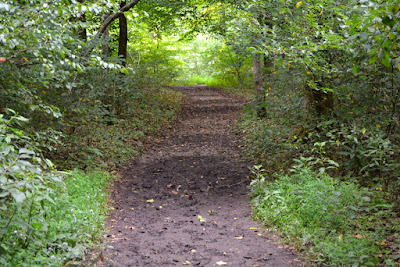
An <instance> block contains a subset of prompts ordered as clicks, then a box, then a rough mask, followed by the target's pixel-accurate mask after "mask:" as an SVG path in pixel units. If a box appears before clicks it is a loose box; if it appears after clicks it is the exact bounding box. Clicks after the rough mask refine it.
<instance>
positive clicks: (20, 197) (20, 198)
mask: <svg viewBox="0 0 400 267" xmlns="http://www.w3.org/2000/svg"><path fill="white" fill-rule="evenodd" d="M10 193H11V195H12V196H13V198H14V199H15V201H17V202H18V203H22V202H24V201H25V199H26V195H25V193H24V192H22V191H20V190H19V189H15V188H13V189H11V190H10Z"/></svg>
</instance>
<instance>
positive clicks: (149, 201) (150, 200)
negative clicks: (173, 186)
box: [146, 199, 154, 203]
mask: <svg viewBox="0 0 400 267" xmlns="http://www.w3.org/2000/svg"><path fill="white" fill-rule="evenodd" d="M146 202H147V203H153V202H154V199H148V200H146Z"/></svg>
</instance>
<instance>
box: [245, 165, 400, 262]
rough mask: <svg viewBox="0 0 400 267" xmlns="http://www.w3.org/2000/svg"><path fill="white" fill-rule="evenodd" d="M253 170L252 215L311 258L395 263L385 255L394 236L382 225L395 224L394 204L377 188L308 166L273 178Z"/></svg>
mask: <svg viewBox="0 0 400 267" xmlns="http://www.w3.org/2000/svg"><path fill="white" fill-rule="evenodd" d="M253 172H254V174H255V179H254V180H253V181H252V183H251V190H252V204H253V207H254V211H255V215H254V216H255V217H256V218H257V219H258V220H260V221H262V222H264V223H265V224H266V225H267V226H268V227H271V228H273V229H276V230H278V231H279V232H280V233H282V234H283V236H284V237H285V238H286V239H287V240H288V241H289V242H291V243H294V244H295V246H296V249H297V250H304V249H307V252H308V255H309V256H310V259H312V261H313V262H315V263H317V264H329V265H330V266H375V265H377V264H379V263H382V262H385V264H387V265H391V263H393V264H394V262H393V261H392V260H391V259H388V258H386V259H383V258H384V257H385V254H389V253H391V252H390V248H388V243H390V242H389V241H388V240H390V239H391V238H393V236H392V234H393V232H392V231H389V229H388V228H387V227H385V226H386V225H387V224H391V225H394V227H397V228H399V227H398V224H396V216H395V213H393V211H392V205H391V204H388V203H386V202H385V201H384V200H383V196H382V194H383V193H382V192H381V191H380V190H377V192H371V191H370V190H368V189H363V188H360V187H359V185H358V184H357V183H355V182H343V181H339V180H337V179H334V178H332V177H331V176H329V175H327V174H326V173H323V174H317V173H316V172H314V171H312V170H310V169H309V168H303V169H301V170H296V171H295V172H294V173H292V174H289V175H284V174H279V175H276V177H275V181H273V179H270V177H268V175H267V174H266V172H265V171H264V170H263V169H262V167H261V166H256V167H255V168H254V169H253ZM396 225H397V226H396ZM392 230H393V231H394V232H396V230H397V231H398V230H399V229H392ZM397 238H398V237H397ZM394 246H395V245H394V244H392V247H394ZM393 266H394V265H393Z"/></svg>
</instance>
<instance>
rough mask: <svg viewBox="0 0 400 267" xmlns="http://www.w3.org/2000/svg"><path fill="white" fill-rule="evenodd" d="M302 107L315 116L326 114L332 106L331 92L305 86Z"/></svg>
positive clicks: (332, 96)
mask: <svg viewBox="0 0 400 267" xmlns="http://www.w3.org/2000/svg"><path fill="white" fill-rule="evenodd" d="M304 89H305V96H304V107H305V110H306V112H307V113H309V114H315V115H317V116H322V115H327V114H329V113H330V112H331V111H332V110H333V108H334V103H335V101H334V99H335V98H334V95H333V92H330V91H324V90H315V89H312V88H310V87H309V86H308V85H306V86H305V88H304Z"/></svg>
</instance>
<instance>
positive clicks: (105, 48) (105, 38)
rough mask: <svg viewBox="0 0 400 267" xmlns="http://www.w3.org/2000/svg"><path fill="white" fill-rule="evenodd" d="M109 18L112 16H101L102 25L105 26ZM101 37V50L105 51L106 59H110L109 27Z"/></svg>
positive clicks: (105, 14)
mask: <svg viewBox="0 0 400 267" xmlns="http://www.w3.org/2000/svg"><path fill="white" fill-rule="evenodd" d="M109 16H110V14H107V13H104V14H103V15H102V16H101V23H102V24H103V23H104V21H106V20H107V18H108V17H109ZM101 37H102V39H103V40H102V45H101V48H102V50H103V55H105V56H106V57H110V46H109V45H108V26H107V28H106V30H105V31H104V32H103V33H102V35H101Z"/></svg>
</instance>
